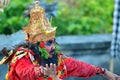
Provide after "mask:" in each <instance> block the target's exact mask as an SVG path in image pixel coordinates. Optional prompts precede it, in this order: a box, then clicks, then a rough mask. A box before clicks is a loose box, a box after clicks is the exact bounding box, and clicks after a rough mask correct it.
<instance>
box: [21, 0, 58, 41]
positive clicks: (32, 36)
mask: <svg viewBox="0 0 120 80" xmlns="http://www.w3.org/2000/svg"><path fill="white" fill-rule="evenodd" d="M23 31H24V32H25V33H26V34H27V36H26V40H28V41H30V42H32V43H36V42H40V41H48V40H50V39H53V38H55V33H56V27H51V23H50V22H49V21H48V20H47V18H46V16H45V10H44V9H43V8H41V7H40V6H39V2H38V1H36V4H35V7H34V8H32V9H31V11H30V20H29V23H28V26H27V27H24V28H23Z"/></svg>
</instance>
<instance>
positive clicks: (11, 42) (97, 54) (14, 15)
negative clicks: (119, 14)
mask: <svg viewBox="0 0 120 80" xmlns="http://www.w3.org/2000/svg"><path fill="white" fill-rule="evenodd" d="M39 1H40V5H41V6H42V7H43V8H45V10H46V16H47V18H48V19H49V20H50V22H51V24H52V26H53V27H56V26H57V33H56V36H57V37H56V40H57V42H58V43H59V44H60V46H61V51H62V52H63V54H65V55H67V56H71V57H73V58H75V59H77V60H80V61H84V62H87V63H90V64H93V65H97V66H102V67H104V68H106V69H108V70H109V67H110V59H111V56H110V46H111V39H112V36H111V33H112V25H113V23H112V20H113V11H114V0H39ZM33 3H34V0H11V1H10V3H9V5H8V6H7V7H5V8H4V12H3V13H0V43H1V44H0V50H1V49H2V48H3V47H7V48H8V50H10V49H12V48H13V46H15V45H16V44H18V43H20V42H23V41H24V36H25V35H24V34H21V31H20V30H21V29H22V27H25V26H27V25H28V21H29V11H30V9H31V8H32V7H33V5H34V4H33ZM51 16H52V17H51ZM2 57H3V54H1V52H0V60H1V59H2ZM119 60H120V59H118V58H117V59H115V63H114V64H115V65H114V71H113V72H114V73H116V74H119V75H120V68H119V67H120V63H119ZM3 68H4V70H3ZM6 72H7V65H2V66H0V79H2V80H4V76H5V74H6ZM65 80H106V79H105V78H104V77H102V76H97V77H91V78H90V79H83V78H77V77H69V78H66V79H65Z"/></svg>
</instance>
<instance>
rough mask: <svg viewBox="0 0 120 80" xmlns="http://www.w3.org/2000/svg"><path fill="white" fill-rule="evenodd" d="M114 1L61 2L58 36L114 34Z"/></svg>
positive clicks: (54, 19) (55, 19) (58, 17)
mask: <svg viewBox="0 0 120 80" xmlns="http://www.w3.org/2000/svg"><path fill="white" fill-rule="evenodd" d="M113 9H114V0H59V9H58V16H57V17H56V18H53V19H52V25H53V26H57V35H74V34H94V33H95V34H96V33H100V34H104V33H111V32H112V17H113Z"/></svg>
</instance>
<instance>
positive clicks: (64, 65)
mask: <svg viewBox="0 0 120 80" xmlns="http://www.w3.org/2000/svg"><path fill="white" fill-rule="evenodd" d="M16 54H17V55H16ZM16 54H15V55H14V57H13V58H12V61H11V63H10V68H9V73H8V75H9V79H10V80H44V74H43V73H41V72H40V65H39V64H37V63H36V60H34V59H31V57H33V56H34V53H33V52H32V51H31V50H28V49H24V48H22V49H21V48H19V49H18V51H17V52H16ZM58 57H59V60H61V61H58V62H60V63H59V64H58V67H57V69H56V70H57V71H58V73H57V74H58V76H59V77H60V78H61V79H64V78H66V77H68V76H77V77H84V78H89V77H91V76H94V75H96V74H103V73H104V72H103V71H102V69H101V68H100V67H97V66H93V65H90V64H87V63H84V62H81V61H77V60H74V59H73V58H70V57H64V56H63V55H61V54H60V55H59V54H58ZM59 72H60V74H59ZM47 79H48V80H50V79H51V78H47Z"/></svg>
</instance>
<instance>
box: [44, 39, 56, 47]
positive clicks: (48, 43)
mask: <svg viewBox="0 0 120 80" xmlns="http://www.w3.org/2000/svg"><path fill="white" fill-rule="evenodd" d="M52 43H54V41H53V40H49V41H47V42H46V43H45V44H46V45H47V46H51V45H52Z"/></svg>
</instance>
